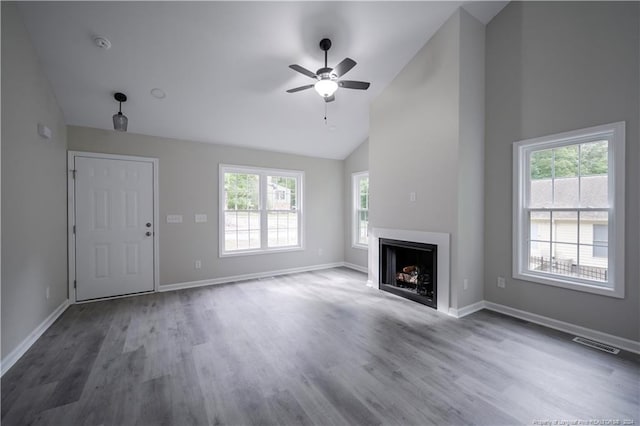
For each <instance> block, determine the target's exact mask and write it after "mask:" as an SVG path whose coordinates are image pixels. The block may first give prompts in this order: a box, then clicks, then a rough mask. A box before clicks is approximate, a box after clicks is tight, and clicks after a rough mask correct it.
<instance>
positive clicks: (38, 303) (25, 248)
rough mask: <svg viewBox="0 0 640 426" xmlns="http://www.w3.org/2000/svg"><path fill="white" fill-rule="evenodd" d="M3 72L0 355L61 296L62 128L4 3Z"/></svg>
mask: <svg viewBox="0 0 640 426" xmlns="http://www.w3.org/2000/svg"><path fill="white" fill-rule="evenodd" d="M1 71H2V289H1V291H2V358H5V356H6V355H7V354H9V353H10V352H11V351H12V350H13V349H15V348H16V347H17V346H18V344H20V342H22V341H23V340H24V339H25V338H26V337H27V336H28V335H29V334H30V333H31V332H32V331H33V330H34V329H35V328H36V327H37V326H38V325H39V324H40V323H42V322H43V321H44V320H45V319H46V318H47V317H48V316H49V315H50V314H51V313H52V312H53V311H54V310H55V309H56V308H57V307H58V306H60V304H61V303H63V302H64V301H65V300H66V299H67V253H66V250H67V204H66V199H67V197H66V194H67V186H66V162H67V157H66V128H65V124H64V119H63V116H62V112H61V111H60V108H59V107H58V104H57V103H56V99H55V97H54V95H53V92H52V90H51V87H50V86H49V82H48V81H47V79H46V77H45V76H44V74H43V72H42V69H41V67H40V64H39V63H38V59H37V57H36V54H35V51H34V48H33V46H32V45H31V41H30V39H29V36H28V35H27V32H26V30H25V28H24V26H23V24H22V18H21V17H20V16H19V14H18V12H17V10H16V7H15V5H14V4H12V3H7V2H2V70H1ZM38 123H42V124H45V125H47V126H48V127H49V128H50V129H51V130H52V132H53V137H52V138H51V139H50V140H46V139H42V138H41V137H40V136H38V133H37V125H38ZM47 287H49V288H50V297H49V299H48V300H47V299H46V297H45V295H46V288H47Z"/></svg>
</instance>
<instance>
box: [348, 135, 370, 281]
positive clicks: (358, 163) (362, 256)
mask: <svg viewBox="0 0 640 426" xmlns="http://www.w3.org/2000/svg"><path fill="white" fill-rule="evenodd" d="M368 170H369V140H366V141H364V142H363V143H361V144H360V145H359V146H358V147H357V148H356V149H355V150H353V152H352V153H351V154H349V156H348V157H347V158H345V159H344V194H345V196H344V212H345V215H344V221H345V222H344V229H345V232H344V261H345V262H347V263H351V264H353V265H357V266H362V267H363V268H365V269H366V268H367V263H368V258H367V255H368V253H367V250H364V249H361V248H354V247H353V236H352V234H353V185H352V182H351V178H352V176H351V175H352V174H353V173H356V172H364V171H368Z"/></svg>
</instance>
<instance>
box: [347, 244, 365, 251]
mask: <svg viewBox="0 0 640 426" xmlns="http://www.w3.org/2000/svg"><path fill="white" fill-rule="evenodd" d="M351 248H354V249H358V250H365V251H368V250H369V246H367V245H364V244H351Z"/></svg>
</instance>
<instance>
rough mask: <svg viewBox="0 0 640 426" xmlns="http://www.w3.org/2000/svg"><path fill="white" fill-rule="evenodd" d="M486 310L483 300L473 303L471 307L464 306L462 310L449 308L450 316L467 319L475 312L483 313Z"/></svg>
mask: <svg viewBox="0 0 640 426" xmlns="http://www.w3.org/2000/svg"><path fill="white" fill-rule="evenodd" d="M484 308H485V302H484V300H481V301H479V302H476V303H472V304H471V305H467V306H463V307H462V308H460V309H455V308H449V315H451V316H452V317H455V318H462V317H466V316H467V315H471V314H472V313H474V312H478V311H481V310H483V309H484Z"/></svg>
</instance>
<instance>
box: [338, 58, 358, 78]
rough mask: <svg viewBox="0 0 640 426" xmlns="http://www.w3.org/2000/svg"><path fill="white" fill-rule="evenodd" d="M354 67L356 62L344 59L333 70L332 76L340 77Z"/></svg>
mask: <svg viewBox="0 0 640 426" xmlns="http://www.w3.org/2000/svg"><path fill="white" fill-rule="evenodd" d="M355 66H356V61H354V60H353V59H351V58H344V60H343V61H342V62H340V63H339V64H338V65H336V67H335V68H334V69H333V71H332V74H335V75H336V77H340V76H343V75H345V74H346V73H348V72H349V70H350V69H351V68H353V67H355Z"/></svg>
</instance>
